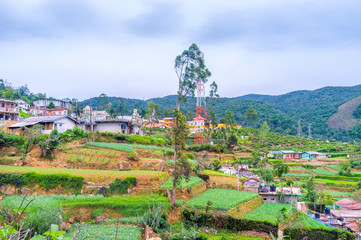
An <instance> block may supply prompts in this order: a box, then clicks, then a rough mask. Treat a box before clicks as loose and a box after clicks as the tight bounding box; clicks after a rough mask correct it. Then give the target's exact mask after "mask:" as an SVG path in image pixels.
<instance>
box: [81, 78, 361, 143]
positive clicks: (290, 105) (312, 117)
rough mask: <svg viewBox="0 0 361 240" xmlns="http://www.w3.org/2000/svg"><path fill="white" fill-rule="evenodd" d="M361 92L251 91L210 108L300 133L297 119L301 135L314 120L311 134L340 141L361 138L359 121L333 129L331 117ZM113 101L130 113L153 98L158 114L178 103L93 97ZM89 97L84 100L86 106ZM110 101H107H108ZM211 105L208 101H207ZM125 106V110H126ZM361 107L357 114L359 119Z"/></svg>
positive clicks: (190, 106) (98, 102)
mask: <svg viewBox="0 0 361 240" xmlns="http://www.w3.org/2000/svg"><path fill="white" fill-rule="evenodd" d="M360 95H361V85H357V86H353V87H324V88H320V89H317V90H314V91H305V90H303V91H295V92H290V93H287V94H283V95H278V96H270V95H257V94H250V95H245V96H241V97H236V98H220V99H219V100H218V101H217V102H216V103H215V105H214V106H211V109H212V111H214V114H212V112H211V111H210V112H209V116H210V117H209V118H213V119H214V120H216V121H219V119H220V118H222V117H223V116H224V115H225V113H226V111H227V110H228V109H229V110H231V111H232V112H233V114H234V116H235V120H236V122H237V123H238V124H241V125H248V126H250V127H255V128H259V127H260V126H261V125H262V123H263V122H264V121H267V122H268V125H269V126H270V128H271V131H274V132H278V133H283V134H285V133H288V134H293V135H295V134H297V128H298V121H300V123H301V127H302V135H303V136H308V124H309V123H311V134H312V137H316V138H327V139H336V140H340V141H352V140H361V127H360V125H357V126H356V127H354V128H353V129H351V130H342V129H331V128H329V126H328V125H327V121H328V119H329V118H330V117H331V116H332V115H333V114H335V113H337V108H338V107H339V106H341V105H342V104H344V103H346V102H348V101H350V100H352V99H354V98H356V97H358V96H360ZM109 102H110V103H111V106H112V108H114V111H115V112H122V114H124V115H125V114H130V113H131V111H132V109H133V108H138V110H139V112H141V113H142V112H143V113H144V114H145V111H146V110H147V104H148V103H149V102H154V103H155V104H158V105H159V115H160V116H161V117H165V116H169V113H170V112H171V111H172V109H173V108H174V107H175V105H176V96H175V95H170V96H166V97H162V98H153V99H149V100H145V101H143V100H139V99H125V98H117V97H107V98H104V96H103V97H96V98H92V105H93V106H95V107H97V108H98V109H106V108H107V107H109V104H108V103H109ZM89 104H90V100H89V99H88V100H85V101H83V102H81V104H80V105H81V106H82V107H84V106H86V105H89ZM107 104H108V105H107ZM195 105H196V103H195V99H192V98H189V99H188V101H187V103H186V104H184V105H183V106H182V112H183V113H184V114H185V115H186V116H187V117H188V119H189V118H191V117H193V116H194V114H195ZM208 106H209V105H208ZM250 106H252V107H253V108H254V109H255V110H256V111H257V118H256V119H255V120H253V121H247V118H246V115H245V113H246V111H247V109H248V108H249V107H250ZM124 109H125V110H124ZM359 109H360V107H358V108H356V110H355V112H354V114H353V115H354V116H355V117H356V118H358V119H360V117H359V115H361V114H359V112H361V111H360V110H359Z"/></svg>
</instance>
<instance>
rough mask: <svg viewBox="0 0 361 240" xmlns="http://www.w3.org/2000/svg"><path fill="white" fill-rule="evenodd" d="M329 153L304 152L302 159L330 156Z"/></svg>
mask: <svg viewBox="0 0 361 240" xmlns="http://www.w3.org/2000/svg"><path fill="white" fill-rule="evenodd" d="M330 157H331V156H330V155H329V154H325V153H319V152H304V153H302V159H320V158H330Z"/></svg>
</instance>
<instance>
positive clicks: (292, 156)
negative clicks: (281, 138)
mask: <svg viewBox="0 0 361 240" xmlns="http://www.w3.org/2000/svg"><path fill="white" fill-rule="evenodd" d="M282 152H283V158H284V159H298V158H301V156H302V152H296V151H286V150H282Z"/></svg>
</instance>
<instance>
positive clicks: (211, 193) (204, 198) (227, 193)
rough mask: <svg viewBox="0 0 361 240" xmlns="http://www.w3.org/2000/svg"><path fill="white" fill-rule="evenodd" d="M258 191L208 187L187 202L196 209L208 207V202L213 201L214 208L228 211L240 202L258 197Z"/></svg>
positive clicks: (187, 204)
mask: <svg viewBox="0 0 361 240" xmlns="http://www.w3.org/2000/svg"><path fill="white" fill-rule="evenodd" d="M258 196H259V195H258V194H257V193H253V192H241V191H236V190H230V189H218V188H214V189H208V190H207V191H205V192H204V193H202V194H200V195H198V196H197V197H195V198H192V199H191V200H189V201H188V202H187V203H186V207H189V208H194V209H206V207H207V202H208V201H212V202H213V204H212V206H211V209H212V210H217V211H228V210H230V209H231V208H233V207H235V206H237V205H238V204H241V203H244V202H247V201H249V200H251V199H253V198H256V197H258Z"/></svg>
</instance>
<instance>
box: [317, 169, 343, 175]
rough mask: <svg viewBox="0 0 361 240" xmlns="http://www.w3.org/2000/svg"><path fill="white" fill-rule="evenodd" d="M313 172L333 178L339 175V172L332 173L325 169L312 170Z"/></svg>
mask: <svg viewBox="0 0 361 240" xmlns="http://www.w3.org/2000/svg"><path fill="white" fill-rule="evenodd" d="M311 171H312V172H314V173H316V174H318V175H331V176H336V175H338V173H337V172H331V171H328V170H326V169H323V168H316V169H311Z"/></svg>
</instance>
